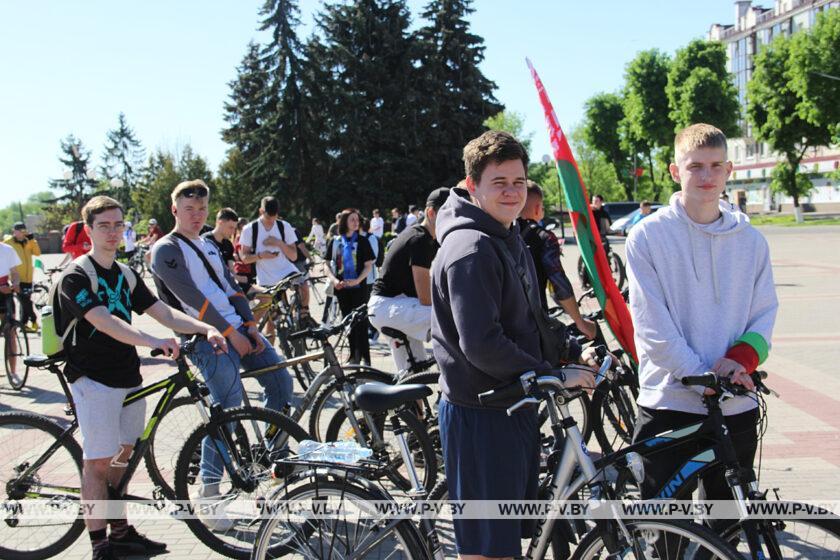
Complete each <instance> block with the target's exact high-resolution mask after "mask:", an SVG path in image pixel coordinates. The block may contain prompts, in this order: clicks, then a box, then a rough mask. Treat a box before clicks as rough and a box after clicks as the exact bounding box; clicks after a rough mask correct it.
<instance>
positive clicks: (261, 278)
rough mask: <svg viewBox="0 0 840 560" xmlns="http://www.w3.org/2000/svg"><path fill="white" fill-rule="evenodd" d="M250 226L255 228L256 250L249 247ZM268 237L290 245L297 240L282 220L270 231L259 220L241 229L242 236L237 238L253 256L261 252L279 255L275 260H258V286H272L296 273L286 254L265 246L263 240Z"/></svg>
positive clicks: (289, 227)
mask: <svg viewBox="0 0 840 560" xmlns="http://www.w3.org/2000/svg"><path fill="white" fill-rule="evenodd" d="M252 225H256V226H257V247H256V248H254V247H251V240H252V239H253V234H252V233H251V229H252ZM280 227H282V228H283V233H284V235H283V237H282V238H281V237H280ZM269 237H273V238H275V239H278V240H280V241H285V242H286V243H288V244H290V245H294V244H295V243H297V240H298V238H297V236H296V235H295V230H294V228H293V227H292V226H291V225H289V223H288V222H286V221H284V220H277V222H276V223H275V224H274V226H273V227H272V228H271V231H266V229H265V226H264V225H263V223H262V221H261V220H257V221H256V222H251V223H250V224H248V225H246V226H245V227H244V228H242V235H240V236H239V243H240V244H241V245H242V246H243V247H248V248H250V249H251V251H252V252H253V253H254V254H257V253H262V252H263V251H271V252H272V253H279V255H278V256H277V257H276V258H273V259H260V260H258V261H257V262H256V265H257V284H259V285H260V286H273V285H274V284H276V283H278V282H279V281H280V280H282V279H283V278H285V277H286V276H288V275H289V274H294V273H295V272H298V269H297V267H296V266H295V265H294V264H292V262H291V261H290V260H289V259H288V258H286V254H285V253H284V252H283V251H282V250H280V248H279V247H269V246H267V245H266V244H265V240H266V239H268V238H269Z"/></svg>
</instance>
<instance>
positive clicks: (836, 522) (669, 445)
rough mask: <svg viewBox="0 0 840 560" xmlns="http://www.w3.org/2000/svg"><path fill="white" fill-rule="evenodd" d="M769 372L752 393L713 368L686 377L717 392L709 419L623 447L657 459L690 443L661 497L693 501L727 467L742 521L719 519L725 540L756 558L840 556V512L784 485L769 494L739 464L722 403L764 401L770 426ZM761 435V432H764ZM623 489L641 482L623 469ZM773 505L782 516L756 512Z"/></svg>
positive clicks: (631, 490) (709, 402) (709, 401)
mask: <svg viewBox="0 0 840 560" xmlns="http://www.w3.org/2000/svg"><path fill="white" fill-rule="evenodd" d="M766 377H767V374H766V373H765V372H756V373H754V374H753V375H752V379H753V382H754V383H755V385H756V389H757V391H756V392H750V391H748V390H747V389H745V388H744V387H742V386H741V385H735V384H733V383H731V382H730V381H729V379H728V378H718V377H717V376H716V375H714V374H713V373H707V374H704V375H699V376H686V377H683V378H682V383H683V384H684V385H687V386H700V387H707V388H710V389H713V390H714V394H712V395H706V396H705V397H704V398H703V402H704V403H705V405H706V408H707V409H708V411H709V416H708V418H707V419H706V420H704V421H703V422H698V423H695V424H691V425H688V426H685V427H681V428H677V429H674V430H670V431H667V432H664V433H661V434H658V435H657V436H656V437H653V438H648V439H646V440H644V441H641V442H638V443H636V444H633V445H631V446H629V447H627V448H625V449H623V450H622V451H621V453H622V454H626V453H633V452H636V453H639V454H640V455H644V456H650V457H651V458H656V457H657V456H658V455H657V454H658V453H668V452H670V451H679V450H680V449H685V448H686V447H687V446H691V447H688V448H689V449H691V450H692V453H691V454H692V455H693V456H691V457H690V458H689V459H687V460H686V461H685V463H684V464H682V465H679V466H678V467H677V469H676V470H675V471H674V473H673V475H672V476H669V477H668V478H666V479H665V480H662V481H660V483H659V484H658V490H657V491H656V497H657V498H661V499H675V500H690V499H691V494H692V491H693V489H694V488H695V487H696V483H697V480H698V479H699V478H700V477H701V476H702V475H703V474H704V473H706V472H707V471H709V470H710V469H712V468H720V467H721V466H723V468H724V470H725V477H726V481H727V483H728V484H729V487H730V488H731V489H732V495H733V498H734V501H735V504H736V506H737V509H738V511H739V514H740V515H739V516H738V517H739V518H740V521H738V522H736V523H730V524H727V523H726V522H722V523H718V524H717V525H720V526H719V527H716V528H717V529H718V531H719V532H720V534H721V535H722V536H723V537H724V539H725V540H727V541H728V542H730V543H731V544H733V545H734V546H736V547H737V550H738V551H739V552H740V553H741V554H743V555H744V556H745V557H750V558H754V559H758V558H762V559H771V560H781V559H788V558H808V559H809V560H810V559H814V558H838V557H840V517H837V516H835V515H832V514H831V513H830V512H828V511H826V510H823V509H819V508H808V507H806V504H798V503H796V502H790V501H780V500H779V494H778V489H776V491H775V492H776V496H775V498H776V499H775V500H768V499H767V494H768V491H767V490H763V491H762V490H760V489H759V485H758V481H757V479H756V475H755V471H754V470H753V468H752V465H741V464H739V463H738V460H737V456H736V453H735V447H734V445H733V443H732V436H731V434H730V431H729V429H728V428H727V426H726V424H725V421H724V416H723V412H722V410H721V407H720V405H721V403H722V402H724V401H726V400H727V399H729V398H731V397H732V396H733V395H747V396H750V397H751V398H753V399H755V400H756V401H757V403H758V405H759V412H760V414H759V423H760V425H761V426H765V421H766V405H765V404H764V400H763V395H769V394H772V391H771V390H770V389H769V388H768V387H767V386H766V385H765V384H764V379H766ZM760 435H761V434H760ZM616 487H617V491H618V492H620V493H627V494H635V493H636V491H637V490H636V481H634V480H633V478H632V477H631V476H630V475H629V474H628V473H627V471H623V472H621V471H620V472H619V476H618V480H617V482H616ZM767 505H769V506H770V507H772V508H773V509H771V510H769V511H773V512H774V514H773V515H771V517H774V516H775V512H777V511H778V512H781V511H783V510H784V511H787V512H789V513H787V514H783V513H780V514H779V517H778V518H766V517H765V518H755V517H753V516H751V515H750V512H753V511H759V512H760V511H763V510H764V508H765V506H767ZM797 510H798V511H800V512H806V511H809V510H815V511H814V513H815V517H816V518H814V517H812V518H797V517H796V515H795V514H791V513H790V512H795V511H797Z"/></svg>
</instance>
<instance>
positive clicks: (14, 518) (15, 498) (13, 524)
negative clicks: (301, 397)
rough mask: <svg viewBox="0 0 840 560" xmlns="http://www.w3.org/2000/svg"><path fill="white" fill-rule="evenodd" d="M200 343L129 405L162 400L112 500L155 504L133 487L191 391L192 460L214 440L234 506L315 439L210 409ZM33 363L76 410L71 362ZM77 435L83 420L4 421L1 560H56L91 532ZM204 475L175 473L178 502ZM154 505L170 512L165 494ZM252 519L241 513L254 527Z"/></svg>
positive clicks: (230, 548)
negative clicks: (190, 360) (199, 369)
mask: <svg viewBox="0 0 840 560" xmlns="http://www.w3.org/2000/svg"><path fill="white" fill-rule="evenodd" d="M196 340H197V338H195V337H194V338H193V339H191V340H190V341H188V342H186V343H184V344H182V345H181V352H182V355H181V356H179V357H178V359H177V360H176V362H177V364H178V371H177V372H176V373H175V374H173V375H172V376H170V377H169V378H167V379H164V380H162V381H160V382H158V383H155V384H152V385H150V386H148V387H144V388H142V389H138V390H137V391H134V392H132V393H130V394H129V395H127V396H126V398H125V402H124V405H123V406H128V405H130V404H132V403H134V402H137V401H138V400H139V399H144V398H146V397H148V396H150V395H152V394H154V393H157V392H161V393H162V395H161V397H160V400H159V401H158V403H157V405H156V406H155V409H154V411H153V412H152V415H151V417H150V419H149V420H148V422H147V424H146V428H145V430H144V431H143V433H142V434H141V435H140V437H139V438H138V439H137V442H136V443H135V445H134V449H133V451H132V453H131V456H130V457H129V459H128V461H127V466H126V470H125V473H124V474H123V476H122V478H121V479H120V481H119V483H118V484H117V485H116V487H109V489H108V494H109V499H122V500H131V501H136V500H143V501H145V500H148V498H144V497H140V496H133V495H128V494H126V488H127V485H128V483H129V481H130V480H131V478H132V477H133V475H134V473H135V472H136V470H137V468H138V466H139V464H140V462H141V461H142V460H143V458H144V456H145V455H146V452H147V450H148V448H149V444H150V441H151V440H152V439H153V438H154V435H155V432H156V430H157V426H158V420H159V419H160V418H161V417H162V416H163V415H164V414H165V413H166V411H167V410H168V408H169V407H170V405H171V403H172V397H173V395H174V394H175V393H176V392H177V390H179V389H180V388H183V387H186V388H187V390H188V391H189V393H190V398H191V399H192V401H193V403H194V405H195V406H196V407H197V408H198V412H199V416H200V417H201V423H200V425H199V426H198V428H196V430H195V432H194V433H193V435H192V436H191V438H190V439H188V440H187V444H186V445H187V447H185V450H186V452H188V453H190V454H192V453H194V452H195V451H198V452H199V454H200V452H201V449H200V447H201V444H202V443H203V442H204V439H205V437H207V438H208V439H207V445H208V446H209V448H211V449H213V450H215V451H216V452H217V453H218V454H219V455H220V456H221V462H222V465H223V470H224V473H216V474H217V475H219V476H220V477H222V478H223V480H224V481H225V483H226V486H225V490H226V491H225V494H224V495H225V500H226V501H233V500H234V499H235V498H237V497H239V496H241V495H246V494H247V495H248V496H254V495H259V490H260V489H261V488H264V487H265V486H266V481H268V480H271V477H272V467H273V461H275V460H277V459H279V458H281V457H283V456H285V455H286V454H288V453H294V451H295V449H296V442H298V441H301V440H304V439H309V436H308V434H307V433H306V432H305V431H304V430H303V429H302V428H300V427H299V426H298V425H297V424H295V423H294V422H292V421H291V420H290V419H289V418H288V417H286V416H284V415H283V414H281V413H279V412H276V411H273V410H267V409H263V408H251V407H240V408H233V409H227V410H225V409H222V408H221V406H220V405H217V404H210V402H209V399H208V395H209V390H208V389H207V387H206V386H204V385H203V384H202V383H199V382H198V381H196V379H195V377H194V376H193V374H192V373H191V372H190V370H189V368H188V366H187V364H186V360H185V358H184V354H187V353H189V352H191V351H192V349H193V347H194V345H195V342H196ZM152 354H153V355H160V351H159V350H154V351H153V352H152ZM25 360H26V362H27V365H29V366H31V367H35V368H38V369H47V370H48V371H50V372H52V373H55V374H57V375H58V376H59V381H60V383H61V387H62V390H63V391H64V393H65V395H66V396H67V398H68V400H69V401H70V402H71V406H74V405H72V395H71V393H70V389H69V387H68V385H67V382H66V380H65V379H64V376H63V375H62V373H61V363H62V361H63V360H64V356H63V355H61V354H58V355H55V356H52V357H47V356H29V357H27V358H25ZM77 428H78V421H77V420H76V419H75V417H74V418H73V420H72V421H71V422H70V424H69V425H64V424H60V423H58V422H56V421H55V420H53V419H52V418H50V417H48V416H44V415H40V414H33V413H29V412H7V413H3V414H0V441H2V442H3V455H2V457H3V459H2V463H0V485H2V486H0V488H2V492H3V499H4V504H5V505H6V507H5V508H4V518H3V522H2V523H0V558H7V559H10V560H12V559H18V560H24V559H26V560H37V559H41V558H49V557H52V556H55V555H57V554H59V553H60V552H62V551H63V550H65V549H66V548H68V547H69V546H70V545H71V544H73V542H74V541H75V540H76V539H77V538H78V537H79V535H81V533H82V532H83V531H84V527H85V525H84V519H83V517H82V513H81V512H82V509H81V508H80V500H81V480H82V450H81V447H80V446H79V443H78V442H77V441H76V438H75V434H76V431H77ZM281 438H282V439H283V441H284V444H283V445H282V446H281V445H277V444H276V442H277V441H278V440H279V439H281ZM290 444H291V445H290ZM189 446H191V447H189ZM182 455H184V453H182ZM187 471H189V472H187ZM197 474H198V473H197V472H192V467H191V465H189V463H188V462H187V463H186V464H184V463H182V464H179V466H178V467H177V468H176V473H175V478H176V497H177V498H178V499H180V500H187V499H189V497H188V496H185V495H184V493H183V492H181V493H178V492H177V490H178V484H177V483H178V480H179V479H180V480H186V479H187V478H188V477H189V476H197ZM224 477H227V478H224ZM152 500H156V501H158V502H160V503H161V505H163V504H162V496H160V495H156V496H154V497H153V498H152ZM44 506H48V507H49V508H50V511H51V514H50V517H49V519H44V518H43V516H38V514H37V512H38V511H39V508H41V509H43V507H44ZM27 512H29V513H33V514H34V517H29V516H27ZM247 513H248V512H242V513H241V516H242V517H243V518H245V523H246V524H247V522H248V521H247V520H248V517H247ZM190 521H191V520H189V519H188V520H187V524H188V526H189V527H190V529H191V530H192V531H193V532H194V533H195V534H196V536H198V537H199V539H201V540H202V542H204V543H205V544H207V545H208V546H210V547H211V548H213V549H214V550H216V551H217V552H219V553H221V554H225V555H228V556H231V557H239V558H245V557H247V555H248V553H249V552H250V548H251V542H247V543H245V544H242V545H241V546H236V544H231V543H230V542H226V541H224V540H222V538H221V537H220V536H213V538H207V535H206V534H204V533H202V532H201V531H200V530H199V525H200V523H191V522H190ZM193 521H196V520H193ZM202 527H203V525H202ZM246 532H247V531H245V532H243V533H246ZM232 539H233V540H234V543H242V542H243V541H247V535H246V536H245V537H242V536H241V535H240V533H237V534H234V535H233V536H232Z"/></svg>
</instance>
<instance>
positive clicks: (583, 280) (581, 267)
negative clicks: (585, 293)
mask: <svg viewBox="0 0 840 560" xmlns="http://www.w3.org/2000/svg"><path fill="white" fill-rule="evenodd" d="M577 273H578V280H580V285H581V286H582V287H583V289H584V290H588V289H589V288H591V287H592V282H590V281H589V272H587V271H586V264H585V263H584V262H583V257H578V263H577Z"/></svg>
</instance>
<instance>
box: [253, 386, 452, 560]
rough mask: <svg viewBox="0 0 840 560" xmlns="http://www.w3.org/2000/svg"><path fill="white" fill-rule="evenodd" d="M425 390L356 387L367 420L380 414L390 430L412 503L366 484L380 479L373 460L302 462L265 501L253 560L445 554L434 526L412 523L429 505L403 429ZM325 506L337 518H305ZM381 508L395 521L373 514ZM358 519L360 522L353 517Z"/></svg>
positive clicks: (297, 460)
mask: <svg viewBox="0 0 840 560" xmlns="http://www.w3.org/2000/svg"><path fill="white" fill-rule="evenodd" d="M431 392H432V391H431V389H429V387H427V386H425V385H402V386H396V387H386V386H381V385H377V384H366V385H361V386H359V387H358V388H357V389H356V391H355V395H354V396H355V399H356V402H357V404H358V406H359V408H360V409H361V410H363V411H365V412H369V413H376V414H379V413H385V414H387V416H388V417H389V418H388V421H389V422H391V423H393V424H394V426H395V432H396V433H397V439H398V441H399V448H400V453H401V455H402V460H403V462H404V464H406V465H407V466H408V467H409V468H408V474H409V478H410V481H411V492H410V496H411V498H412V501H409V502H408V503H405V502H402V503H398V502H397V501H396V499H395V498H394V496H392V495H391V494H390V493H389V492H388V491H387V489H385V488H384V487H383V486H381V485H375V484H372V483H371V481H372V480H378V479H380V478H382V475H381V473H380V472H379V471H380V470H381V469H382V468H383V465H382V464H381V463H380V462H377V461H375V460H373V461H370V460H369V461H363V462H361V463H359V464H337V463H331V462H323V461H312V460H309V459H307V458H306V456H305V455H304V456H300V457H290V458H288V459H285V460H283V461H281V463H284V464H286V465H288V466H289V467H291V468H293V469H295V470H296V474H294V475H292V476H291V477H288V478H287V479H286V482H285V484H284V485H283V486H282V487H279V488H278V489H277V490H275V491H274V492H273V493H272V494H271V496H270V497H269V499H268V500H267V501H266V504H267V507H266V511H267V512H270V513H267V514H266V515H265V516H264V517H265V519H264V521H263V522H262V524H261V525H260V528H259V531H258V533H257V539H256V542H255V546H254V551H253V553H252V555H251V558H252V559H253V560H263V559H266V558H279V557H281V556H285V555H295V556H298V555H299V556H302V557H304V558H349V557H353V558H371V557H373V558H377V557H381V556H385V557H388V558H434V559H435V560H443V558H444V555H443V547H442V546H441V543H440V540H439V538H438V536H437V532H436V530H435V525H434V522H433V520H432V519H430V518H428V517H424V518H423V519H422V520H421V522H420V523H419V524H414V523H413V522H412V521H411V520H410V512H411V505H412V504H413V503H415V502H416V501H424V500H426V499H427V498H428V499H435V498H434V497H433V496H431V495H430V494H429V492H428V490H427V488H428V487H426V486H424V484H423V482H422V480H421V479H420V477H419V476H418V475H417V472H416V470H415V468H414V459H413V456H412V453H411V451H410V445H409V441H408V438H407V437H406V436H407V434H406V432H405V431H403V430H402V429H401V427H402V422H403V420H404V419H405V418H406V416H405V415H406V414H410V409H411V408H412V407H413V406H414V403H415V402H416V401H417V400H418V399H422V398H425V397H428V396H429V395H430V394H431ZM327 503H329V504H330V506H335V507H337V508H338V509H337V512H338V514H337V515H335V516H331V517H324V516H317V515H316V516H311V515H309V513H314V512H317V511H319V510H320V509H322V506H323V505H325V504H327ZM383 503H387V504H389V505H390V506H391V509H392V511H393V513H394V514H393V515H388V514H382V513H379V514H377V513H376V512H377V506H379V507H380V508H381V504H383ZM356 513H362V514H363V515H356Z"/></svg>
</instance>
